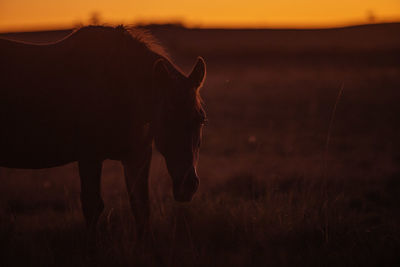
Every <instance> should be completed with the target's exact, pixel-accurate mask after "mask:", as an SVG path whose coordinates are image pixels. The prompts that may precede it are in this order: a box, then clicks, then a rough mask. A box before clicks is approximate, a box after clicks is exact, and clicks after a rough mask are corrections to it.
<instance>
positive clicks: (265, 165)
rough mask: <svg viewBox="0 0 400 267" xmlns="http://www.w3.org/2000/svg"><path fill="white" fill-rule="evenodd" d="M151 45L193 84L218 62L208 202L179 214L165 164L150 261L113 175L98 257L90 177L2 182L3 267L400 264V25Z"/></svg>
mask: <svg viewBox="0 0 400 267" xmlns="http://www.w3.org/2000/svg"><path fill="white" fill-rule="evenodd" d="M151 31H152V32H153V33H154V34H155V35H156V36H157V37H158V38H159V39H160V41H161V43H163V44H164V45H165V46H166V48H167V50H168V51H169V52H170V54H171V57H172V58H173V59H175V61H176V63H177V64H178V65H179V66H181V67H182V69H183V70H185V71H189V68H190V66H191V65H192V64H193V63H194V62H195V59H196V56H197V55H201V56H203V57H204V58H205V60H206V62H207V67H208V73H207V80H206V84H205V86H204V88H203V89H202V95H203V98H204V102H205V108H206V110H207V112H208V119H209V124H208V125H207V127H206V129H205V134H204V139H203V146H202V150H201V156H200V163H199V175H200V179H201V186H200V191H199V193H198V194H197V195H196V198H195V199H194V200H193V201H192V203H190V204H185V205H182V204H178V203H176V202H174V200H173V199H172V194H171V181H170V179H169V177H168V174H167V172H166V169H165V165H164V162H163V159H162V158H161V156H160V155H159V154H158V153H156V152H155V155H154V157H153V162H152V169H151V190H150V191H151V192H150V193H151V196H152V212H153V213H152V224H153V235H152V241H151V243H152V244H151V245H148V246H147V249H145V250H143V248H142V247H140V246H138V245H137V242H136V240H135V238H134V235H133V223H132V222H133V218H132V216H131V213H130V210H129V206H128V198H127V193H126V191H125V188H124V181H123V177H122V168H121V166H120V164H119V163H118V162H113V161H107V162H106V164H105V166H104V167H103V182H102V186H103V197H104V200H105V203H106V209H105V212H104V214H103V216H102V218H101V221H100V225H99V229H98V237H97V239H98V240H97V250H96V251H94V252H91V253H87V251H85V227H84V226H85V225H84V221H83V216H82V214H81V211H80V203H79V192H80V188H79V180H78V174H77V165H76V164H70V165H67V166H64V167H59V168H54V169H48V170H36V171H31V170H12V169H5V168H1V169H0V246H1V249H0V266H50V265H54V266H86V265H94V266H115V265H121V266H127V265H130V266H133V265H134V264H136V265H138V266H142V265H149V266H390V265H396V264H400V256H399V255H400V205H399V204H400V168H399V167H400V140H399V136H400V124H399V115H400V105H399V101H400V35H399V34H398V33H399V32H400V24H383V25H366V26H360V27H351V28H344V29H331V30H197V29H193V30H188V29H184V28H179V27H171V26H169V27H161V26H153V27H151ZM67 33H68V31H58V32H42V33H22V34H21V33H20V34H8V35H7V36H8V37H11V38H15V39H23V40H29V41H35V42H43V41H51V40H55V39H57V38H60V37H62V36H63V35H65V34H67ZM341 88H343V90H342V91H341ZM340 91H341V94H339V92H340ZM338 95H339V97H338ZM335 103H336V109H334V107H335ZM334 110H335V112H333V111H334ZM333 114H334V117H333V116H332V115H333ZM328 137H329V142H327V139H328Z"/></svg>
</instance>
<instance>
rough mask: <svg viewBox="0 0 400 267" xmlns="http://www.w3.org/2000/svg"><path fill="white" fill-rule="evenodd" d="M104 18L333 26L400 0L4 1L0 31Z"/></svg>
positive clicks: (398, 12) (388, 13)
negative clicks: (93, 17) (93, 15)
mask: <svg viewBox="0 0 400 267" xmlns="http://www.w3.org/2000/svg"><path fill="white" fill-rule="evenodd" d="M94 13H97V14H99V18H100V21H101V22H106V23H125V24H129V23H135V22H157V23H165V22H182V23H183V24H185V25H186V26H189V27H297V28H301V27H331V26H343V25H349V24H360V23H367V22H373V21H375V22H387V21H400V0H325V1H313V0H302V1H300V0H279V1H266V0H246V1H243V0H241V1H234V0H195V1H190V0H169V1H165V0H146V1H138V0H136V1H135V0H114V1H105V0H86V1H85V0H0V31H3V32H4V31H12V30H32V29H46V28H59V27H71V26H74V25H79V24H87V23H88V22H89V18H90V17H91V16H92V14H94Z"/></svg>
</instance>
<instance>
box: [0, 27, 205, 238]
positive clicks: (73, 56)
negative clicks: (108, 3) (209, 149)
mask: <svg viewBox="0 0 400 267" xmlns="http://www.w3.org/2000/svg"><path fill="white" fill-rule="evenodd" d="M205 75H206V65H205V62H204V60H203V59H202V58H201V57H198V59H197V62H196V63H195V65H194V67H193V70H192V71H191V73H190V74H189V75H185V74H184V73H183V72H182V71H181V70H180V69H179V68H178V67H177V66H176V65H175V64H174V63H172V61H171V60H170V59H169V57H168V55H167V54H166V53H165V50H164V49H163V47H162V46H161V45H159V44H158V43H157V42H156V41H155V39H154V38H153V37H152V36H151V35H150V34H148V33H146V32H144V31H142V30H138V29H133V28H127V27H125V26H117V27H111V26H86V27H82V28H79V29H77V30H75V31H73V32H72V33H71V34H69V35H68V36H66V37H65V38H63V39H61V40H59V41H56V42H52V43H44V44H32V43H26V42H21V41H13V40H7V39H0V82H1V85H0V125H1V131H0V166H2V167H7V168H20V169H42V168H51V167H55V166H61V165H64V164H68V163H72V162H78V169H79V176H80V184H81V193H80V198H81V204H82V211H83V215H84V218H85V221H86V224H87V226H88V227H89V229H93V228H94V227H95V226H96V224H97V222H98V220H99V217H100V215H101V213H102V211H103V209H104V202H103V199H102V197H101V193H100V191H101V188H100V180H101V171H102V163H103V161H104V160H106V159H111V160H117V161H120V162H121V163H122V166H123V169H124V176H125V182H126V186H127V191H128V194H129V201H130V206H131V210H132V213H133V215H134V219H135V224H136V225H135V226H136V231H137V233H138V234H139V235H142V234H144V233H145V231H146V229H148V227H149V216H150V205H149V189H148V177H149V168H150V163H151V157H152V147H153V144H154V146H155V147H156V149H157V150H158V151H159V152H160V153H161V154H162V156H163V157H164V159H165V161H166V166H167V169H168V172H169V174H170V176H171V178H172V181H173V190H172V191H173V196H174V198H175V200H176V201H179V202H188V201H190V200H191V199H192V198H193V195H194V194H195V192H196V191H197V189H198V186H199V178H198V175H197V172H196V167H197V162H198V155H199V148H200V143H201V139H202V127H203V125H204V122H205V121H206V113H205V111H204V108H203V107H202V100H201V97H200V94H199V89H200V88H201V87H202V85H203V83H204V80H205Z"/></svg>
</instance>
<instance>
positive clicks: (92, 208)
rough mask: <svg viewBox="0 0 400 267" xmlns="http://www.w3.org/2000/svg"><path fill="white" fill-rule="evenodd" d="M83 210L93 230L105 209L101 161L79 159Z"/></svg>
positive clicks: (90, 228) (88, 224)
mask: <svg viewBox="0 0 400 267" xmlns="http://www.w3.org/2000/svg"><path fill="white" fill-rule="evenodd" d="M78 164H79V176H80V179H81V203H82V211H83V215H84V217H85V220H86V223H87V226H88V227H89V230H93V229H94V227H95V226H96V224H97V221H98V219H99V217H100V214H101V213H102V211H103V209H104V202H103V199H102V198H101V192H100V179H101V168H102V162H101V161H79V163H78Z"/></svg>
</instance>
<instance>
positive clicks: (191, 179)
mask: <svg viewBox="0 0 400 267" xmlns="http://www.w3.org/2000/svg"><path fill="white" fill-rule="evenodd" d="M198 187H199V177H198V176H197V174H196V170H195V169H194V168H193V167H192V168H191V169H190V170H189V171H188V172H186V175H184V177H183V178H182V179H179V180H177V179H176V180H175V181H174V187H173V193H174V198H175V200H176V201H179V202H189V201H191V200H192V198H193V195H194V194H195V193H196V191H197V188H198Z"/></svg>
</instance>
